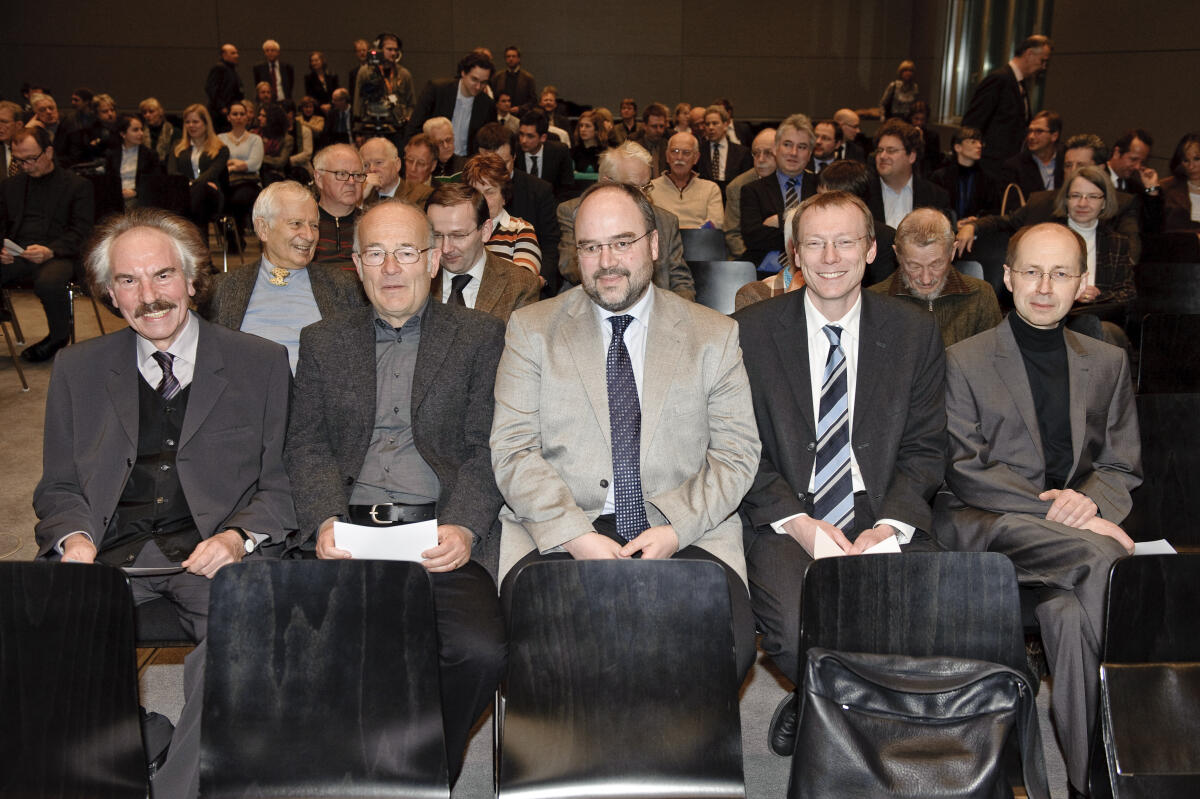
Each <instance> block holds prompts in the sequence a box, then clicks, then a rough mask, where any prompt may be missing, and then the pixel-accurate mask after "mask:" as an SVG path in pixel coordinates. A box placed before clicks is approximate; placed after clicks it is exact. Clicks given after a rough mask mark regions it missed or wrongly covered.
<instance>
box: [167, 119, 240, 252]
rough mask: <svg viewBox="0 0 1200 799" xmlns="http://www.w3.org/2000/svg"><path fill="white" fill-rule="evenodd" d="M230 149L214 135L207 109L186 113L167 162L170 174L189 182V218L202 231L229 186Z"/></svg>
mask: <svg viewBox="0 0 1200 799" xmlns="http://www.w3.org/2000/svg"><path fill="white" fill-rule="evenodd" d="M228 163H229V148H228V147H226V146H225V144H224V142H222V141H221V140H220V139H219V138H218V137H217V134H216V133H215V132H214V131H213V126H212V120H211V119H209V116H208V109H206V108H205V107H204V106H202V105H200V104H199V103H193V104H192V105H189V106H188V107H187V108H185V109H183V135H182V136H180V137H179V141H178V142H177V143H176V144H175V148H174V149H172V150H171V155H170V156H169V157H168V159H167V174H168V175H182V176H183V177H185V178H187V180H188V186H189V190H188V197H189V210H188V218H189V219H191V220H192V222H193V223H194V224H195V225H196V226H197V227H198V228H200V230H201V231H204V230H207V229H208V222H209V220H210V219H212V217H213V216H214V215H215V214H216V213H217V209H218V208H219V207H220V203H221V193H222V190H223V187H224V186H226V185H228V180H229V175H228V172H227V171H226V170H227V166H228Z"/></svg>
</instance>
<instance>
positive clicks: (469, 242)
mask: <svg viewBox="0 0 1200 799" xmlns="http://www.w3.org/2000/svg"><path fill="white" fill-rule="evenodd" d="M481 158H482V159H483V162H481V161H479V160H477V159H481ZM487 161H496V162H497V163H496V164H487V163H484V162H487ZM503 169H504V165H503V162H501V161H500V159H499V156H497V155H495V154H492V153H481V154H479V155H475V156H472V157H471V158H470V159H469V160H468V161H467V168H466V170H465V171H464V172H463V178H464V180H466V181H467V182H464V183H446V184H443V185H441V186H438V187H437V188H436V189H434V192H433V194H431V195H430V196H429V201H428V203H427V204H426V207H425V215H426V216H428V217H429V224H430V225H431V226H432V227H433V242H434V246H435V247H436V248H437V249H438V250H439V251H440V253H441V256H440V257H441V262H440V263H441V271H440V272H439V273H438V274H437V275H435V276H434V278H433V283H432V288H431V291H432V293H433V299H434V301H435V302H448V303H453V304H455V305H462V306H465V307H467V308H474V309H476V310H479V311H484V312H485V313H489V314H491V315H492V316H494V317H496V318H497V319H499V320H500V321H501V322H507V321H508V317H509V314H511V313H512V312H513V311H515V310H516V309H517V308H520V307H522V306H525V305H528V304H529V303H531V302H537V299H538V292H539V291H540V289H541V285H540V281H539V280H538V278H537V277H535V276H534V275H535V274H536V273H533V274H530V271H531V270H528V269H526V268H524V267H522V266H517V265H516V264H514V263H513V261H512V258H511V257H509V256H506V255H503V254H502V253H500V252H498V251H497V250H496V249H495V248H493V247H492V246H491V244H490V243H489V239H491V238H493V236H494V233H493V231H494V229H495V227H494V225H495V220H494V218H493V217H492V216H491V213H492V211H491V209H490V208H489V203H488V200H487V198H486V197H484V195H483V194H482V193H481V192H480V191H479V190H478V188H477V186H478V185H482V183H483V182H484V181H485V180H486V179H485V178H484V175H489V176H490V177H493V178H494V177H495V173H496V172H497V171H501V170H503ZM468 176H470V177H468ZM501 210H503V209H501Z"/></svg>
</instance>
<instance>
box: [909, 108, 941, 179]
mask: <svg viewBox="0 0 1200 799" xmlns="http://www.w3.org/2000/svg"><path fill="white" fill-rule="evenodd" d="M903 119H904V121H906V122H907V123H908V124H910V125H912V126H913V127H914V128H916V129H917V130H919V131H920V132H921V142H922V145H923V146H922V148H921V152H920V155H919V156H918V158H917V163H916V165H915V166H916V172H917V174H918V175H920V176H921V177H929V175H930V174H932V173H933V171H934V170H935V169H938V168H939V167H941V165H942V162H943V160H944V159H945V156H944V155H943V153H942V137H941V136H939V135H938V132H937V131H936V130H934V129H933V128H931V127H929V104H928V103H926V102H925V101H924V100H917V101H916V102H915V103H913V105H912V108H911V109H910V110H909V112H908V113H907V114H905V115H903Z"/></svg>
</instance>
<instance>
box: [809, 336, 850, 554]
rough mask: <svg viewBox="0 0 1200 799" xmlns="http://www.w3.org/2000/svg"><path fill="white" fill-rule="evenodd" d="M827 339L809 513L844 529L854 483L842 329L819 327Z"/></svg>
mask: <svg viewBox="0 0 1200 799" xmlns="http://www.w3.org/2000/svg"><path fill="white" fill-rule="evenodd" d="M821 330H822V332H824V333H825V335H826V337H827V338H828V339H829V357H828V358H827V359H826V361H825V375H824V378H823V380H822V382H821V405H820V414H819V416H818V419H817V463H816V476H815V478H814V479H813V486H814V487H815V491H814V492H813V516H815V517H816V518H818V519H821V520H822V521H826V522H829V523H830V524H832V525H833V526H834V527H837V528H839V529H841V530H842V531H844V532H848V531H849V529H850V526H851V525H852V524H853V523H854V485H853V482H852V481H851V478H850V409H849V392H848V390H847V385H848V384H847V379H846V354H845V352H844V351H843V350H842V344H841V337H842V328H840V327H838V326H837V325H825V327H823V328H821Z"/></svg>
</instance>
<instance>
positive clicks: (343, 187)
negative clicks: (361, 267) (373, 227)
mask: <svg viewBox="0 0 1200 799" xmlns="http://www.w3.org/2000/svg"><path fill="white" fill-rule="evenodd" d="M312 170H313V185H314V186H316V187H317V205H318V208H319V210H320V214H321V235H320V237H319V238H318V239H317V251H316V254H315V255H314V256H313V263H316V264H332V265H334V266H340V267H342V268H343V269H347V270H349V269H353V268H354V263H353V262H352V260H351V257H350V255H351V251H352V250H353V244H352V242H353V237H354V223H355V222H356V221H357V220H358V217H359V216H360V215H361V213H362V212H361V211H360V210H359V208H358V206H359V204H360V203H362V198H363V188H364V187H365V184H366V182H367V168H366V167H365V166H364V165H363V160H362V156H360V155H359V154H358V150H355V149H354V148H353V147H351V146H350V145H349V144H331V145H329V146H328V147H326V148H324V149H323V150H321V151H320V152H318V153H317V154H316V155H315V156H313V160H312Z"/></svg>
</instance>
